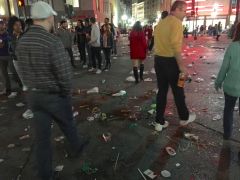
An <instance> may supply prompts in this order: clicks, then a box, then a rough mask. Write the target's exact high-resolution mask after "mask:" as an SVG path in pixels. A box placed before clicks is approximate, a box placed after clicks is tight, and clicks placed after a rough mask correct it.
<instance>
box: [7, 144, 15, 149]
mask: <svg viewBox="0 0 240 180" xmlns="http://www.w3.org/2000/svg"><path fill="white" fill-rule="evenodd" d="M7 147H8V148H9V149H10V148H14V147H15V144H9V145H8V146H7Z"/></svg>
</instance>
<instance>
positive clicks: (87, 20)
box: [85, 18, 89, 26]
mask: <svg viewBox="0 0 240 180" xmlns="http://www.w3.org/2000/svg"><path fill="white" fill-rule="evenodd" d="M85 26H89V18H86V19H85Z"/></svg>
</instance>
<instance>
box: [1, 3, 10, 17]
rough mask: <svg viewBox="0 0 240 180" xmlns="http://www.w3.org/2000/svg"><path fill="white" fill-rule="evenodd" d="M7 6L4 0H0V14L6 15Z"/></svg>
mask: <svg viewBox="0 0 240 180" xmlns="http://www.w3.org/2000/svg"><path fill="white" fill-rule="evenodd" d="M8 15H9V13H8V7H7V2H6V1H5V0H0V16H8Z"/></svg>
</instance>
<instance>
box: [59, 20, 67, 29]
mask: <svg viewBox="0 0 240 180" xmlns="http://www.w3.org/2000/svg"><path fill="white" fill-rule="evenodd" d="M60 26H61V27H62V28H63V29H67V28H68V23H67V21H66V20H62V21H61V22H60Z"/></svg>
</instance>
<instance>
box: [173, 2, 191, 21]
mask: <svg viewBox="0 0 240 180" xmlns="http://www.w3.org/2000/svg"><path fill="white" fill-rule="evenodd" d="M186 11H187V4H186V2H185V1H180V0H177V1H175V2H174V3H173V4H172V7H171V14H172V15H173V16H175V17H176V18H178V19H180V20H181V21H182V20H183V19H184V17H185V16H186Z"/></svg>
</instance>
